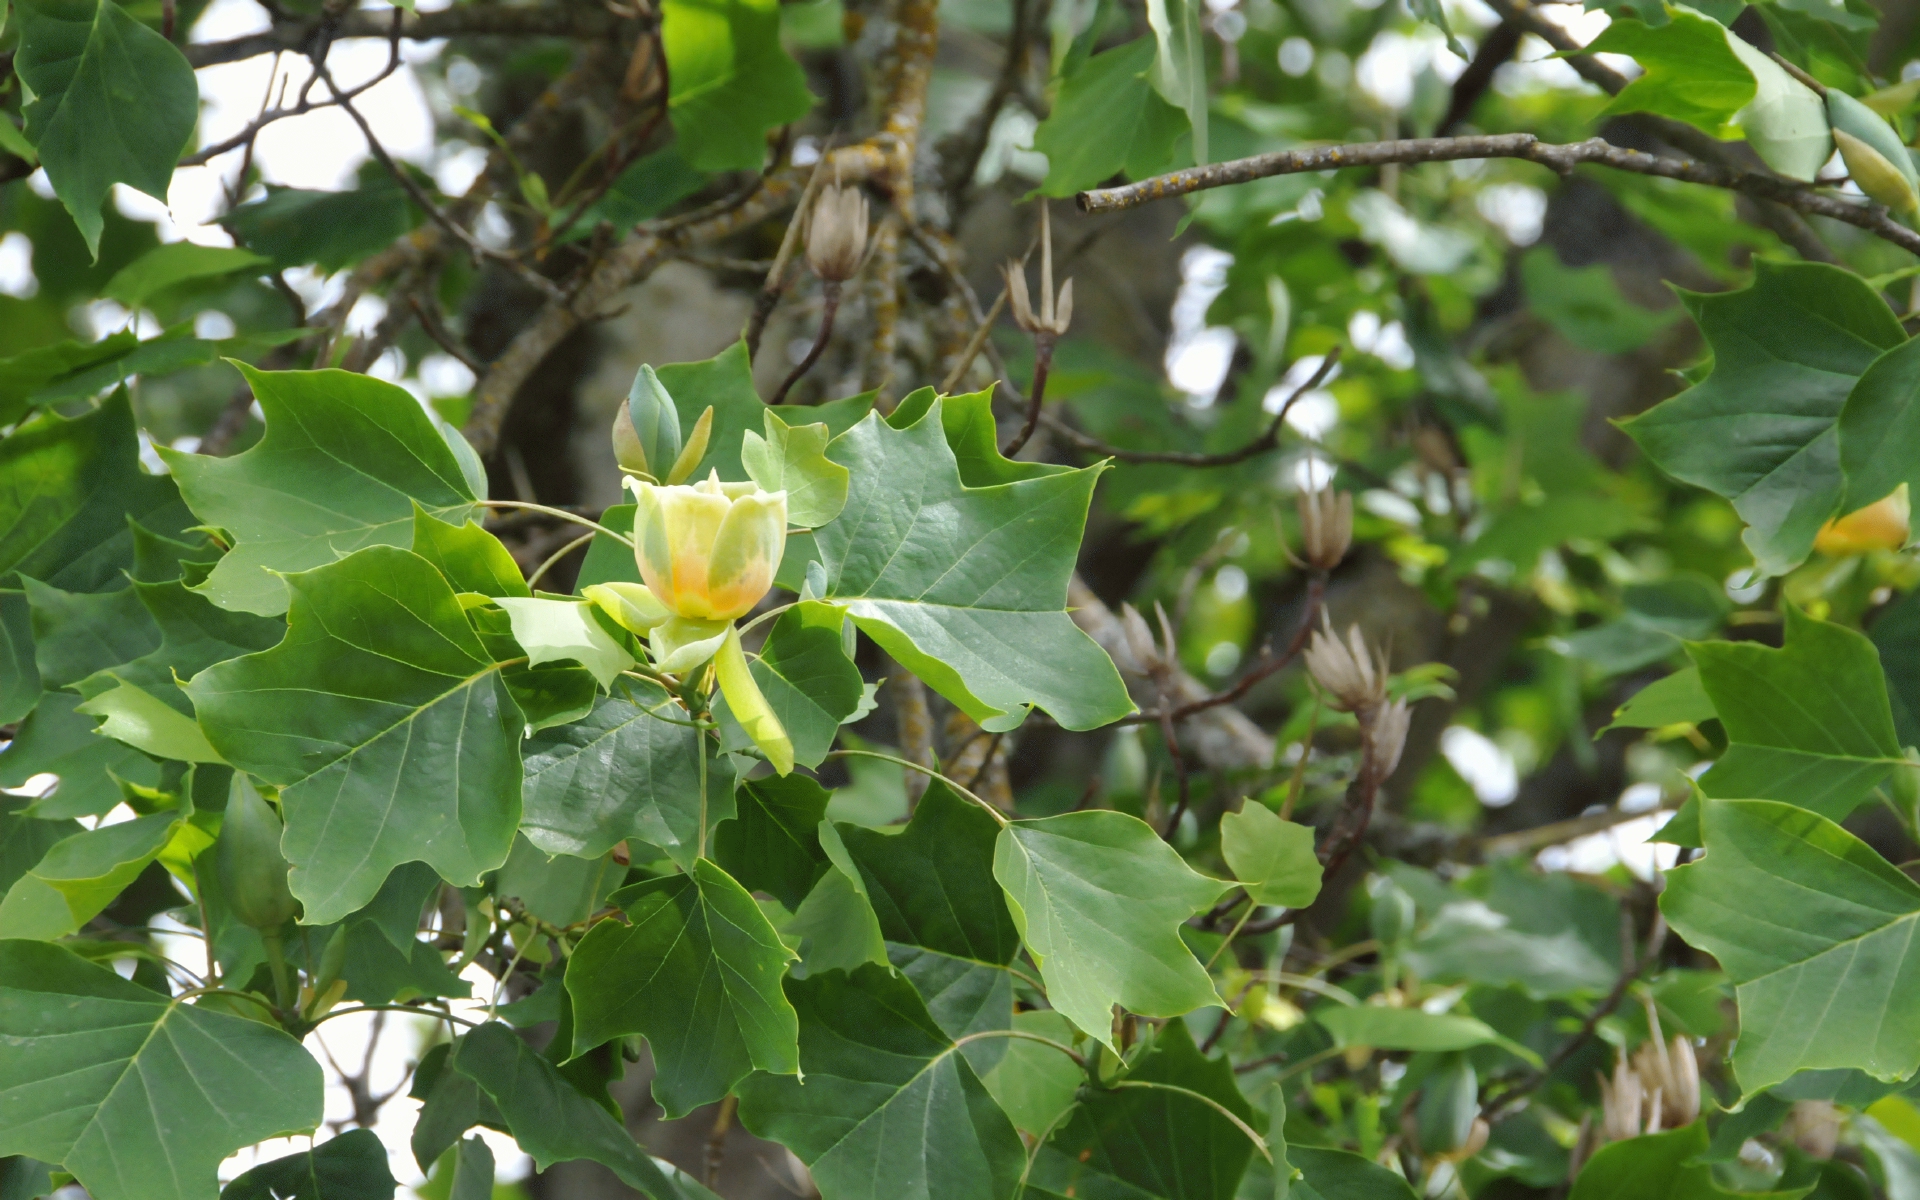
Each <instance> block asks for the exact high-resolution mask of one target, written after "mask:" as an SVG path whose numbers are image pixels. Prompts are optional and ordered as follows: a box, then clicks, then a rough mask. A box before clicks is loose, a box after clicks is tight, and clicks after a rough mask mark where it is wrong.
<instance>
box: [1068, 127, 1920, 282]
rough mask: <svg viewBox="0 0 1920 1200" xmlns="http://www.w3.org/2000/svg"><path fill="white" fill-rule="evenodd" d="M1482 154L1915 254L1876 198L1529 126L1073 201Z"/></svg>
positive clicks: (1262, 162) (1363, 149) (1299, 153)
mask: <svg viewBox="0 0 1920 1200" xmlns="http://www.w3.org/2000/svg"><path fill="white" fill-rule="evenodd" d="M1482 158H1517V159H1522V160H1524V161H1527V162H1533V163H1539V164H1540V165H1541V166H1543V167H1547V168H1549V169H1550V170H1553V171H1556V172H1558V173H1560V174H1562V175H1565V174H1568V173H1569V172H1571V171H1572V170H1573V169H1574V168H1575V167H1577V166H1579V165H1581V164H1582V163H1594V164H1596V165H1599V166H1603V167H1611V168H1613V169H1614V170H1618V171H1631V172H1633V173H1635V174H1637V175H1655V176H1659V177H1661V178H1665V179H1677V180H1679V181H1681V182H1682V183H1697V184H1701V185H1703V186H1705V187H1716V188H1723V189H1725V190H1728V191H1735V192H1741V193H1744V194H1746V195H1749V196H1753V197H1756V198H1758V199H1761V200H1767V201H1772V202H1774V203H1778V204H1781V205H1784V206H1786V207H1787V208H1791V209H1793V210H1794V211H1796V212H1801V213H1806V214H1809V215H1812V216H1820V217H1828V218H1831V219H1833V220H1836V221H1843V222H1845V223H1846V224H1848V225H1853V226H1856V227H1858V228H1860V229H1864V230H1866V231H1867V232H1868V233H1871V234H1873V235H1874V236H1875V237H1877V238H1880V239H1881V240H1882V241H1886V242H1891V243H1892V244H1893V245H1896V246H1898V247H1900V248H1901V249H1902V250H1905V251H1907V252H1908V253H1910V254H1920V233H1915V232H1914V231H1913V230H1911V229H1908V228H1907V227H1906V226H1904V225H1901V224H1900V223H1899V222H1897V221H1895V220H1893V219H1892V218H1891V217H1889V216H1888V215H1887V212H1886V209H1884V208H1882V207H1880V206H1879V205H1877V204H1876V205H1867V204H1853V203H1850V202H1848V201H1845V200H1841V199H1838V198H1836V197H1833V196H1827V195H1823V194H1821V193H1819V192H1816V191H1814V190H1813V189H1812V188H1811V187H1809V186H1807V185H1805V184H1799V183H1795V182H1793V181H1792V180H1787V179H1781V178H1780V177H1778V176H1776V175H1770V174H1763V173H1761V172H1759V171H1752V170H1747V169H1745V168H1741V167H1727V166H1720V165H1717V164H1713V163H1706V162H1701V161H1699V160H1696V159H1690V158H1667V157H1664V156H1660V155H1654V154H1647V153H1645V152H1643V151H1640V150H1628V149H1624V148H1622V147H1620V146H1615V145H1614V144H1612V143H1611V142H1608V141H1607V140H1605V139H1604V138H1597V137H1595V138H1588V139H1587V140H1585V141H1582V142H1570V143H1567V144H1565V145H1555V144H1553V143H1550V142H1542V141H1541V140H1540V139H1539V138H1537V137H1535V136H1534V135H1532V134H1530V133H1503V134H1494V135H1491V136H1485V137H1456V138H1403V139H1399V140H1396V141H1385V142H1355V143H1349V144H1347V145H1341V146H1321V147H1317V148H1314V149H1308V150H1281V151H1276V152H1273V153H1270V154H1256V155H1254V156H1253V157H1252V158H1240V159H1234V160H1233V161H1231V162H1223V163H1214V164H1212V165H1210V166H1205V167H1196V168H1193V169H1191V170H1186V171H1174V172H1171V173H1170V174H1166V175H1159V176H1155V177H1154V178H1152V179H1143V180H1141V181H1140V182H1139V183H1130V184H1127V185H1125V186H1123V187H1113V188H1099V189H1096V190H1094V191H1088V192H1081V193H1080V195H1079V197H1078V201H1079V204H1080V208H1081V210H1082V211H1083V212H1089V213H1106V212H1121V211H1124V210H1126V209H1129V208H1137V207H1139V206H1140V205H1142V204H1148V203H1151V202H1152V201H1155V200H1161V199H1165V198H1167V197H1169V196H1183V195H1186V194H1188V193H1190V192H1199V191H1205V190H1207V189H1209V188H1217V187H1226V186H1228V185H1230V184H1235V183H1246V182H1248V181H1250V180H1254V179H1266V178H1268V177H1270V176H1274V175H1296V174H1300V173H1302V172H1306V171H1333V170H1339V169H1340V168H1342V167H1371V166H1383V165H1385V164H1387V163H1429V162H1457V161H1460V160H1463V159H1482Z"/></svg>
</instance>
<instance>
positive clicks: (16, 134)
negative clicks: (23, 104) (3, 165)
mask: <svg viewBox="0 0 1920 1200" xmlns="http://www.w3.org/2000/svg"><path fill="white" fill-rule="evenodd" d="M0 122H4V123H5V125H6V128H5V129H0V150H5V151H6V152H7V153H8V154H11V155H13V156H14V157H15V158H18V159H23V160H25V161H26V162H27V163H29V164H36V165H37V164H38V163H39V161H40V154H39V152H38V151H37V150H35V149H34V148H33V143H32V142H29V141H28V140H27V135H26V134H24V133H21V132H20V127H19V126H18V125H15V124H14V123H13V118H11V117H0Z"/></svg>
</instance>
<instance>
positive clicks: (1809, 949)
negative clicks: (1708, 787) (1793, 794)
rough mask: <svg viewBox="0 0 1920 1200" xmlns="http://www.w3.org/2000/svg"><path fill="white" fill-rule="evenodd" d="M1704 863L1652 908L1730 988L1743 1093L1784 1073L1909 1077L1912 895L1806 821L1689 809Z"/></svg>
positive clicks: (1672, 881) (1734, 809)
mask: <svg viewBox="0 0 1920 1200" xmlns="http://www.w3.org/2000/svg"><path fill="white" fill-rule="evenodd" d="M1701 830H1702V833H1703V835H1704V841H1705V843H1706V846H1707V854H1706V856H1705V857H1704V858H1702V859H1700V860H1699V861H1698V862H1696V863H1692V864H1690V865H1688V866H1685V867H1680V868H1677V869H1676V870H1674V871H1673V873H1672V874H1670V875H1669V876H1668V877H1667V880H1668V882H1667V890H1666V892H1665V893H1664V894H1663V895H1662V896H1661V898H1660V908H1661V911H1662V912H1664V913H1665V914H1666V916H1667V920H1668V921H1669V922H1670V923H1671V924H1672V925H1673V927H1674V929H1675V930H1676V931H1678V932H1679V933H1680V935H1681V936H1682V937H1684V938H1686V939H1687V941H1688V942H1689V943H1691V944H1692V945H1694V946H1697V947H1699V948H1700V949H1702V950H1705V951H1707V952H1708V953H1709V954H1712V955H1713V956H1714V957H1715V958H1716V959H1718V960H1719V961H1720V966H1721V968H1722V969H1723V970H1725V971H1726V973H1727V975H1728V977H1729V978H1731V979H1732V980H1733V983H1734V990H1735V994H1736V996H1737V998H1738V1000H1739V1004H1740V1040H1739V1043H1738V1045H1736V1046H1735V1047H1734V1051H1733V1070H1734V1074H1735V1075H1736V1076H1737V1077H1738V1078H1739V1081H1740V1086H1741V1088H1742V1089H1743V1090H1744V1091H1746V1092H1747V1093H1749V1094H1751V1093H1753V1092H1757V1091H1760V1090H1761V1089H1763V1088H1767V1087H1771V1086H1773V1085H1774V1084H1776V1083H1780V1082H1781V1081H1783V1080H1785V1079H1787V1078H1788V1077H1789V1076H1791V1075H1792V1074H1793V1073H1794V1072H1795V1071H1801V1070H1807V1069H1813V1068H1822V1067H1857V1068H1859V1069H1860V1070H1862V1071H1865V1072H1866V1073H1867V1074H1869V1075H1872V1076H1873V1077H1874V1078H1876V1079H1887V1080H1892V1079H1905V1078H1907V1077H1908V1076H1910V1075H1912V1074H1913V1073H1914V1071H1915V1070H1916V1069H1920V1020H1916V1017H1915V1014H1914V1013H1913V1011H1912V1009H1911V1008H1909V1007H1908V1006H1905V1005H1903V1004H1901V1003H1900V1002H1899V1001H1898V999H1897V997H1899V996H1902V995H1905V994H1907V993H1909V992H1910V991H1911V990H1912V989H1913V988H1914V987H1915V986H1916V985H1920V956H1916V955H1915V954H1914V953H1913V950H1912V946H1913V936H1914V930H1915V927H1916V922H1917V921H1920V884H1915V883H1914V882H1913V881H1912V880H1910V879H1908V878H1907V877H1906V876H1905V875H1904V874H1902V873H1901V872H1900V871H1899V870H1898V869H1897V868H1895V867H1894V866H1893V865H1891V864H1890V863H1888V862H1887V861H1886V860H1885V859H1883V858H1881V857H1880V856H1879V855H1878V854H1876V853H1875V852H1874V851H1873V850H1872V849H1871V848H1870V847H1868V846H1867V845H1866V843H1864V842H1862V841H1860V840H1859V839H1858V838H1856V837H1854V836H1853V835H1852V834H1850V833H1848V832H1847V831H1846V830H1844V829H1841V828H1840V827H1839V826H1838V825H1835V824H1834V823H1833V822H1831V821H1829V820H1828V819H1826V818H1825V817H1823V816H1820V815H1819V814H1817V813H1811V812H1808V811H1807V810H1805V809H1802V808H1796V807H1794V806H1792V805H1788V804H1778V803H1774V802H1772V801H1767V800H1708V801H1705V802H1704V803H1703V804H1702V806H1701Z"/></svg>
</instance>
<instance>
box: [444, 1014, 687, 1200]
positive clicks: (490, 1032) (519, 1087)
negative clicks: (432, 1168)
mask: <svg viewBox="0 0 1920 1200" xmlns="http://www.w3.org/2000/svg"><path fill="white" fill-rule="evenodd" d="M446 1070H447V1071H450V1072H457V1073H458V1074H460V1075H463V1076H465V1077H466V1078H468V1079H471V1080H472V1081H473V1082H474V1083H476V1084H478V1085H479V1088H480V1090H481V1091H482V1092H483V1093H485V1095H486V1097H487V1099H488V1100H490V1101H491V1102H492V1104H493V1105H495V1106H497V1111H498V1113H499V1115H500V1117H501V1121H502V1123H503V1124H504V1125H505V1126H506V1127H507V1129H508V1131H509V1132H511V1133H512V1134H513V1138H514V1140H515V1141H516V1142H518V1143H520V1148H521V1149H522V1150H524V1151H526V1152H527V1153H528V1154H529V1155H531V1156H532V1158H533V1163H534V1167H535V1168H536V1169H537V1170H542V1171H544V1170H546V1169H547V1168H548V1167H550V1166H552V1165H553V1164H554V1163H556V1162H568V1161H572V1160H574V1159H582V1158H585V1159H591V1160H593V1161H594V1162H597V1163H599V1164H600V1165H602V1166H604V1167H606V1168H608V1169H609V1170H611V1171H612V1172H613V1173H614V1174H615V1175H616V1176H618V1177H619V1178H620V1181H621V1182H622V1183H624V1184H626V1185H627V1186H628V1187H632V1188H637V1189H639V1190H640V1191H642V1192H644V1193H646V1194H647V1195H648V1196H650V1197H652V1198H653V1200H711V1197H712V1193H711V1192H708V1191H707V1190H706V1189H705V1188H702V1187H699V1186H698V1185H697V1184H692V1183H689V1182H687V1181H685V1180H682V1179H675V1178H671V1177H669V1176H668V1175H667V1173H666V1172H665V1171H663V1170H661V1168H660V1165H659V1164H657V1163H655V1162H654V1160H653V1159H652V1158H650V1157H649V1156H648V1155H647V1153H646V1151H644V1150H642V1149H641V1148H640V1147H639V1146H638V1145H637V1144H635V1142H634V1140H633V1138H631V1137H629V1136H628V1134H627V1131H626V1130H625V1129H623V1128H621V1126H620V1123H619V1122H618V1121H615V1120H614V1119H613V1117H611V1116H609V1115H608V1113H607V1111H606V1110H605V1109H604V1108H601V1107H600V1106H599V1105H597V1104H595V1103H594V1102H593V1101H591V1100H589V1099H587V1098H586V1097H585V1096H583V1095H581V1094H580V1092H579V1091H577V1090H576V1089H575V1088H574V1086H573V1085H572V1084H570V1083H568V1082H567V1081H566V1080H565V1079H564V1078H562V1077H561V1075H560V1073H559V1072H558V1071H556V1070H555V1069H554V1067H553V1064H551V1063H549V1062H547V1060H546V1059H544V1058H541V1057H540V1055H539V1054H537V1053H535V1052H534V1049H533V1047H531V1046H529V1045H527V1044H526V1043H525V1042H523V1041H521V1040H520V1038H519V1036H518V1035H516V1034H515V1033H514V1032H513V1031H512V1030H511V1029H509V1028H508V1027H507V1026H505V1025H501V1024H497V1023H495V1024H488V1025H482V1026H481V1027H480V1028H478V1029H475V1030H473V1031H472V1032H470V1033H468V1034H467V1035H466V1036H465V1037H462V1038H461V1039H460V1040H459V1041H457V1042H455V1043H454V1048H453V1052H452V1053H451V1054H449V1055H448V1056H447V1060H446ZM449 1144H450V1143H449ZM436 1157H437V1156H436Z"/></svg>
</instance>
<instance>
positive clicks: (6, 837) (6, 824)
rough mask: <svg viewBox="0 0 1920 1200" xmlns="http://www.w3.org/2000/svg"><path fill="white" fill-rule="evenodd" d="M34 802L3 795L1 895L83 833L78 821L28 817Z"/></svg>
mask: <svg viewBox="0 0 1920 1200" xmlns="http://www.w3.org/2000/svg"><path fill="white" fill-rule="evenodd" d="M31 803H32V799H31V797H27V796H9V795H7V794H6V793H4V792H0V895H4V894H5V892H6V889H8V888H10V887H12V886H13V884H14V881H15V880H17V879H19V878H20V877H21V876H22V875H25V874H26V873H27V872H28V871H30V870H32V869H33V867H34V865H35V864H36V863H38V862H39V861H40V859H41V857H42V856H43V855H45V854H46V852H47V851H49V850H51V849H53V847H54V846H55V845H56V844H58V843H59V842H60V841H61V840H62V839H64V838H67V837H69V836H71V835H73V834H76V833H80V832H81V831H82V830H81V826H80V823H79V822H78V821H65V820H41V819H38V818H35V817H30V816H27V815H26V812H25V810H26V808H27V806H28V805H29V804H31Z"/></svg>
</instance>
